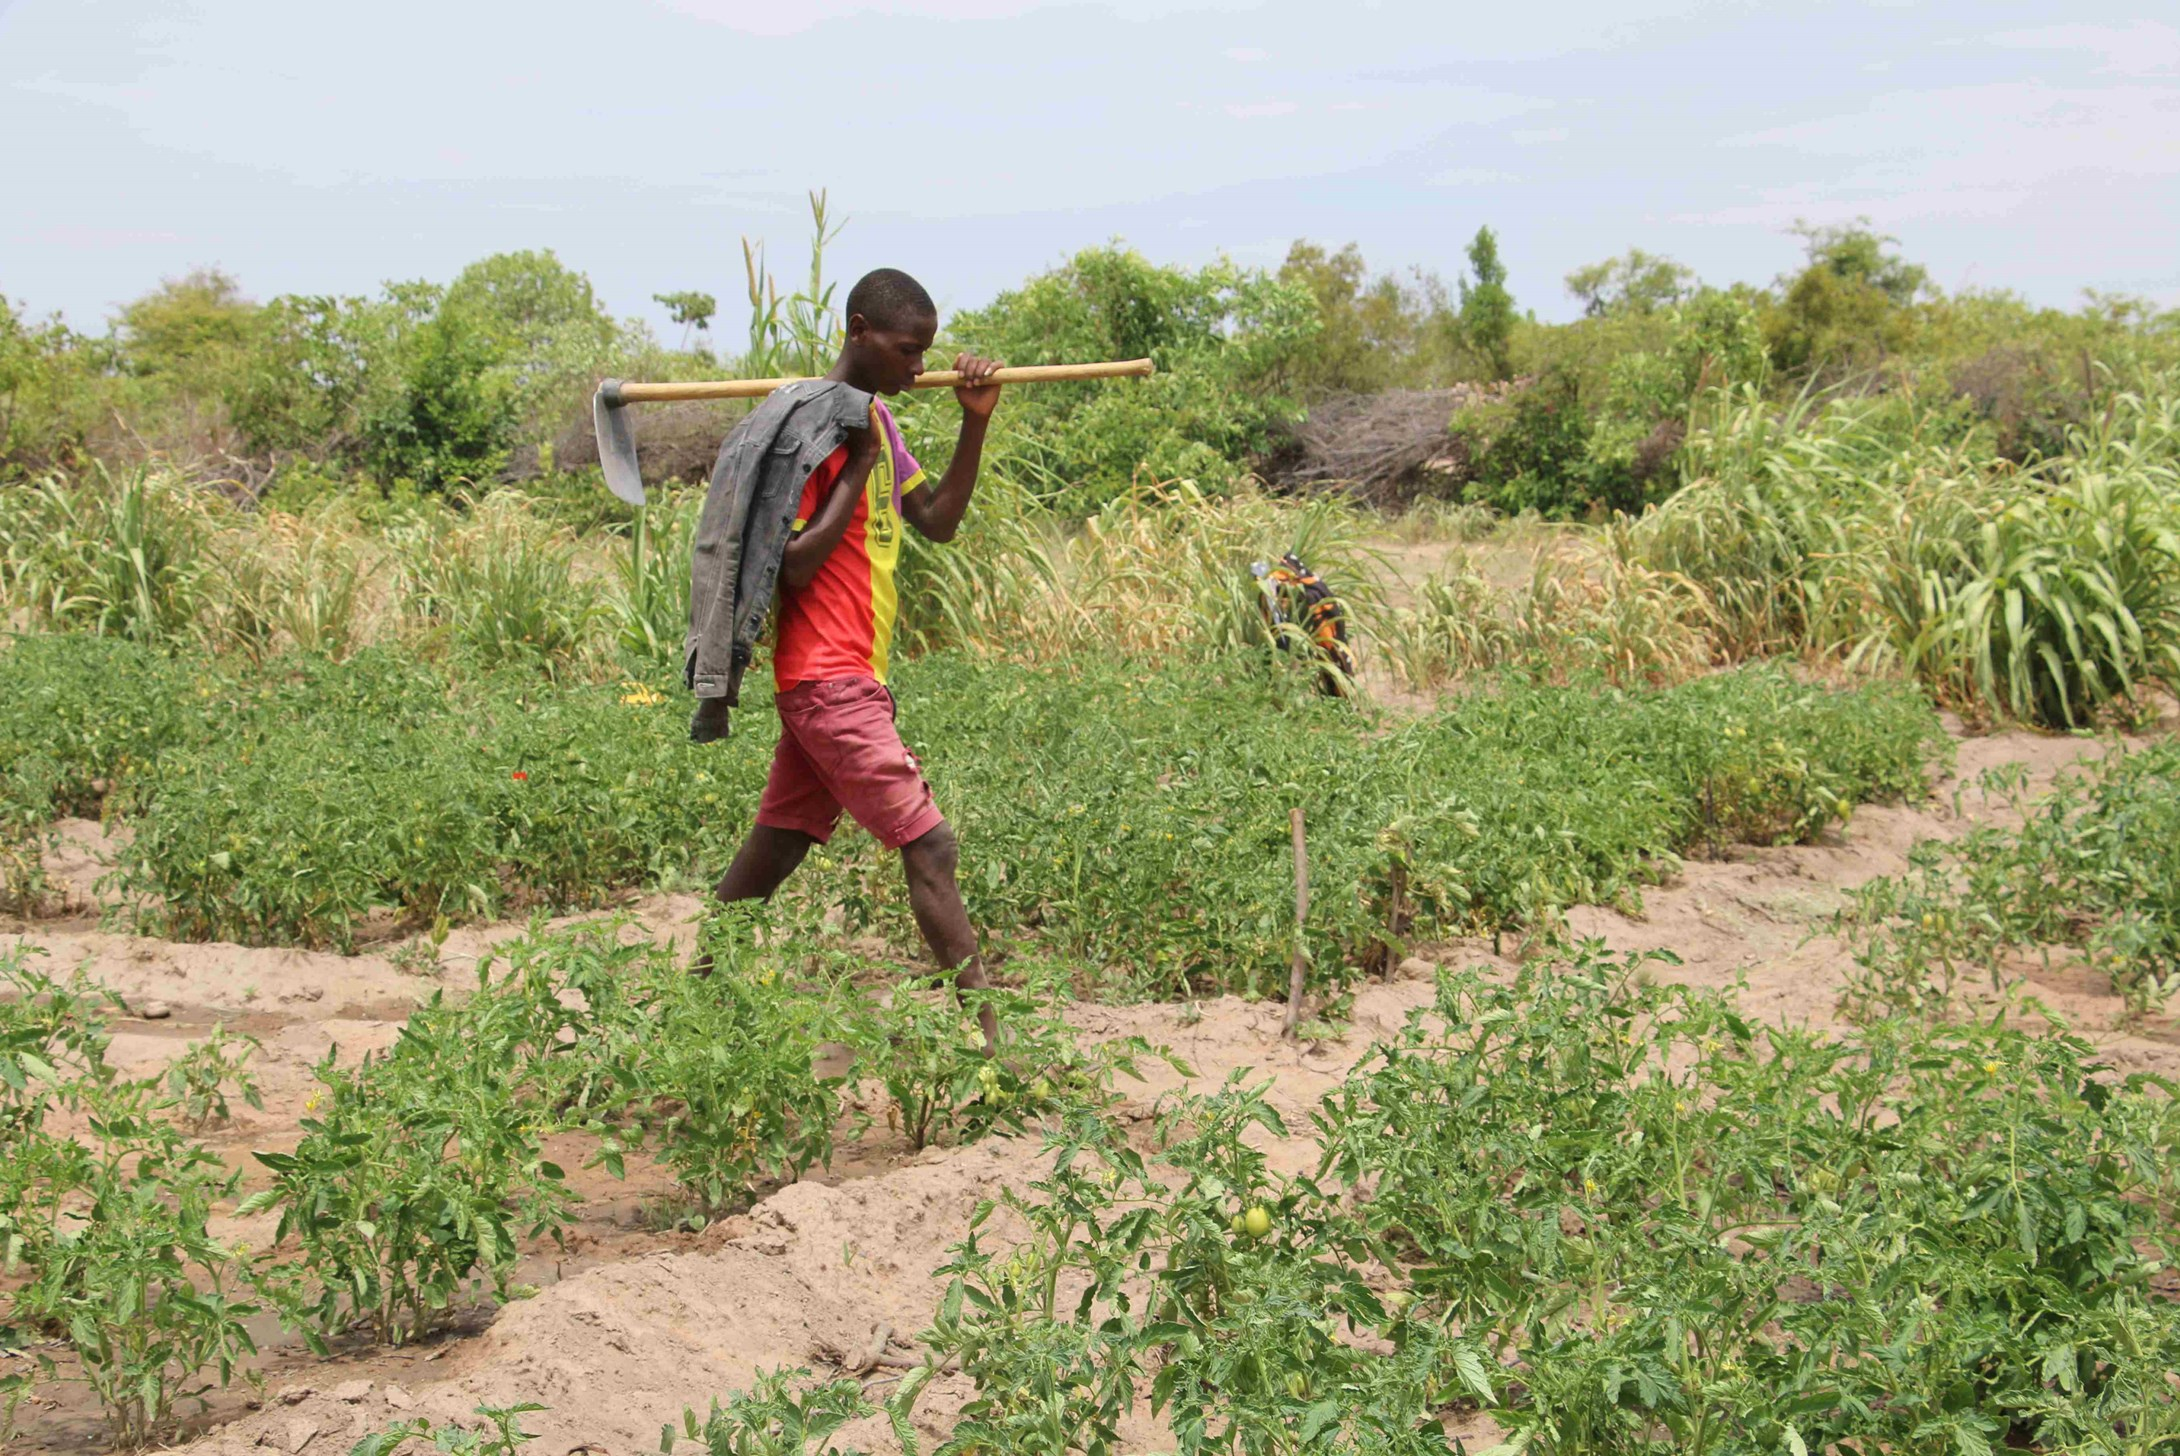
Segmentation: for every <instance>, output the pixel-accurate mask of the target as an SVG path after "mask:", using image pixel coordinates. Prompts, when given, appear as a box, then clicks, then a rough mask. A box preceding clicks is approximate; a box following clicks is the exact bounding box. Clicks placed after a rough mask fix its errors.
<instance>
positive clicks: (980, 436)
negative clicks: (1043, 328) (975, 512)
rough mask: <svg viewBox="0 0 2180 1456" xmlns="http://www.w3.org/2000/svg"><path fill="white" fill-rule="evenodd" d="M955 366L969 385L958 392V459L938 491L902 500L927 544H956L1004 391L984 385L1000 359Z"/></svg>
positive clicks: (971, 358)
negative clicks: (995, 410) (959, 426)
mask: <svg viewBox="0 0 2180 1456" xmlns="http://www.w3.org/2000/svg"><path fill="white" fill-rule="evenodd" d="M954 367H955V368H956V369H958V370H960V371H961V373H962V375H963V376H964V379H965V382H964V383H963V384H962V385H960V386H959V387H958V388H956V389H955V390H954V398H955V399H957V400H960V401H961V438H960V439H959V440H957V441H955V442H954V458H953V459H951V460H949V461H947V462H946V473H945V474H944V475H942V476H940V477H939V483H938V484H937V485H935V486H926V487H924V488H923V489H920V490H912V491H910V492H909V493H908V494H907V495H906V496H904V497H903V498H902V500H901V514H902V515H903V516H904V517H906V518H907V520H908V523H909V524H910V525H911V526H914V527H915V528H916V531H917V534H919V535H921V536H922V537H924V539H926V540H928V541H951V540H953V539H954V533H955V532H956V531H958V530H960V529H961V518H962V515H963V513H964V512H966V511H967V510H968V509H969V497H970V496H971V495H972V494H974V493H975V491H976V471H977V466H978V465H979V464H980V463H981V462H982V460H983V458H984V431H985V429H986V427H987V426H989V425H990V424H991V421H992V410H993V409H994V408H996V407H997V406H998V404H999V388H1000V387H999V386H998V385H996V384H985V383H983V380H984V379H985V378H986V377H987V376H988V375H990V373H991V372H992V371H993V370H994V369H997V368H998V367H999V364H998V362H997V361H996V360H992V359H984V358H980V357H978V356H977V355H975V354H959V355H956V356H955V358H954Z"/></svg>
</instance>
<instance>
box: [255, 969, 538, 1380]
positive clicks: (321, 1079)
mask: <svg viewBox="0 0 2180 1456" xmlns="http://www.w3.org/2000/svg"><path fill="white" fill-rule="evenodd" d="M521 1009H522V1008H521V1003H519V1002H514V1001H512V1000H510V999H503V998H498V997H492V996H487V995H482V994H480V995H479V996H478V997H477V998H475V999H473V1000H472V1001H471V1002H468V1003H464V1004H462V1005H455V1004H453V1003H450V1002H447V1001H446V1000H444V999H443V998H442V997H439V996H434V998H433V999H432V1001H431V1002H430V1003H429V1004H428V1005H426V1006H424V1007H422V1008H420V1009H419V1010H418V1011H417V1012H416V1013H415V1014H413V1015H412V1016H411V1017H410V1018H409V1020H408V1022H407V1024H406V1025H404V1026H403V1028H402V1032H401V1037H400V1039H399V1040H398V1041H396V1042H395V1044H394V1045H393V1047H392V1048H391V1049H390V1050H389V1051H388V1052H387V1053H386V1054H385V1056H383V1057H381V1058H377V1059H371V1060H366V1061H365V1062H364V1063H363V1064H361V1065H360V1066H358V1067H355V1068H342V1067H339V1066H338V1065H337V1064H336V1062H335V1061H334V1057H335V1056H336V1055H337V1052H336V1053H333V1054H329V1055H328V1057H327V1059H326V1060H325V1061H324V1062H323V1063H321V1064H320V1065H319V1066H318V1068H317V1069H316V1077H317V1081H318V1089H317V1091H315V1092H314V1093H313V1094H312V1095H311V1098H310V1101H309V1103H308V1104H307V1111H306V1114H305V1116H304V1118H303V1121H302V1127H303V1136H302V1139H301V1140H300V1141H299V1142H298V1143H297V1144H296V1146H295V1150H294V1151H293V1152H292V1153H271V1152H261V1153H258V1154H257V1155H256V1157H257V1160H258V1162H260V1163H262V1164H263V1165H264V1166H265V1167H266V1168H267V1169H268V1170H269V1171H270V1172H271V1173H272V1181H271V1183H270V1184H269V1185H268V1186H267V1187H265V1188H263V1189H260V1190H259V1191H258V1192H256V1193H253V1194H251V1195H250V1197H249V1198H247V1199H245V1200H244V1201H243V1203H242V1206H241V1209H240V1212H242V1213H245V1214H247V1213H253V1212H259V1211H262V1210H265V1209H278V1210H279V1212H280V1222H279V1226H278V1230H277V1232H276V1233H275V1235H274V1250H275V1252H277V1251H278V1250H279V1249H280V1248H281V1247H282V1246H284V1245H286V1244H288V1243H289V1242H290V1241H292V1242H293V1243H294V1245H295V1248H296V1258H297V1260H298V1262H297V1263H296V1264H294V1265H289V1266H284V1267H282V1268H280V1269H278V1270H276V1271H275V1272H274V1274H273V1275H272V1276H271V1279H272V1281H273V1283H274V1285H275V1287H276V1288H277V1289H278V1291H279V1298H280V1300H281V1303H282V1305H283V1312H284V1315H285V1316H286V1318H288V1319H289V1320H290V1322H292V1323H295V1324H298V1325H302V1326H304V1327H305V1329H306V1333H308V1334H310V1338H311V1340H312V1343H313V1345H314V1346H317V1347H318V1348H319V1349H320V1352H321V1353H323V1348H324V1342H323V1338H322V1337H323V1336H327V1335H333V1334H338V1333H339V1332H341V1331H343V1330H345V1329H347V1328H348V1327H349V1326H350V1325H351V1324H353V1323H355V1322H357V1321H359V1320H362V1321H367V1322H368V1323H369V1325H370V1328H371V1332H372V1335H373V1337H374V1338H376V1339H377V1340H378V1341H379V1342H381V1343H384V1344H392V1343H400V1342H402V1341H405V1340H409V1339H414V1338H417V1337H420V1336H421V1335H423V1334H425V1333H426V1332H427V1331H429V1330H430V1329H432V1328H433V1327H434V1326H435V1325H436V1324H438V1323H439V1322H440V1321H441V1320H443V1319H444V1318H446V1316H447V1315H448V1314H449V1313H450V1312H451V1310H452V1309H453V1306H454V1304H455V1302H456V1300H458V1299H459V1298H460V1297H461V1295H462V1293H463V1291H464V1288H465V1286H467V1287H468V1288H469V1290H470V1292H471V1294H472V1297H473V1298H474V1297H476V1296H477V1295H479V1294H481V1292H482V1285H483V1283H484V1282H486V1281H489V1283H490V1286H491V1288H492V1291H493V1292H494V1293H495V1294H497V1295H498V1296H499V1297H500V1298H502V1299H504V1298H506V1297H507V1294H508V1281H509V1276H510V1275H511V1274H512V1272H513V1269H514V1264H515V1258H516V1254H517V1241H518V1239H521V1238H525V1237H527V1238H533V1239H534V1238H538V1237H540V1236H541V1235H549V1236H551V1237H553V1238H555V1239H557V1238H558V1237H559V1236H560V1233H561V1231H562V1229H563V1228H564V1227H565V1226H566V1224H567V1222H568V1220H569V1217H570V1215H571V1212H572V1210H573V1207H574V1201H575V1200H574V1197H573V1195H572V1194H570V1193H569V1192H568V1189H567V1186H566V1181H565V1175H564V1174H563V1172H562V1170H561V1169H560V1167H559V1166H558V1165H557V1164H555V1163H553V1162H551V1161H550V1160H548V1159H546V1158H545V1157H544V1155H543V1152H542V1140H543V1134H544V1132H545V1131H547V1130H548V1129H549V1127H550V1125H551V1114H550V1112H549V1110H548V1109H545V1108H543V1107H541V1106H539V1105H538V1102H537V1100H536V1098H535V1096H534V1095H533V1094H532V1092H531V1089H530V1088H528V1087H527V1086H526V1085H525V1084H524V1082H523V1081H522V1079H521V1078H520V1076H519V1070H520V1068H521V1066H522V1065H523V1062H524V1058H525V1053H526V1051H528V1052H534V1050H535V1040H534V1039H535V1037H536V1036H537V1032H538V1028H537V1025H536V1023H535V1021H534V1020H532V1019H531V1018H529V1017H526V1016H523V1015H520V1014H519V1012H520V1010H521ZM510 1013H516V1014H510ZM480 1274H481V1276H482V1278H481V1279H480V1278H479V1277H478V1276H479V1275H480ZM312 1326H314V1327H315V1331H314V1332H313V1331H312V1329H311V1328H310V1327H312Z"/></svg>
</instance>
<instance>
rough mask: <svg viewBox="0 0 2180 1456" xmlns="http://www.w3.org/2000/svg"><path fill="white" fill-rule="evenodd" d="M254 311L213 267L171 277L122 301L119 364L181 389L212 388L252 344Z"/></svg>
mask: <svg viewBox="0 0 2180 1456" xmlns="http://www.w3.org/2000/svg"><path fill="white" fill-rule="evenodd" d="M257 312H258V311H257V305H255V304H253V303H251V302H250V301H249V300H248V299H245V298H244V297H243V296H242V288H241V285H239V284H238V283H236V282H235V280H234V279H232V278H230V277H228V276H227V275H226V274H225V273H222V272H220V271H219V270H218V269H216V268H203V269H198V270H197V271H195V272H193V273H190V274H188V275H187V276H185V277H182V278H170V279H168V280H166V281H165V282H164V283H162V284H160V285H159V287H158V288H156V289H154V290H153V291H152V292H150V293H147V294H145V295H144V296H143V297H142V298H139V299H136V300H135V301H133V302H131V303H128V304H125V305H123V307H122V309H121V313H120V316H119V318H118V319H117V320H116V321H115V322H116V329H115V332H116V333H117V334H118V336H119V340H120V346H121V363H122V367H124V368H125V369H127V370H129V371H130V372H131V373H134V374H148V375H165V376H169V377H171V378H172V379H173V381H174V382H175V383H176V384H177V385H179V386H180V387H182V388H184V389H196V390H207V389H213V388H216V387H217V386H218V385H219V384H220V383H222V382H224V381H223V378H222V376H224V375H226V374H227V373H228V372H230V371H231V370H233V369H234V368H235V367H236V365H237V363H238V362H239V360H240V358H241V357H242V355H243V354H244V352H245V350H246V349H247V348H248V347H249V345H250V344H251V342H252V336H253V334H254V332H255V330H256V327H257Z"/></svg>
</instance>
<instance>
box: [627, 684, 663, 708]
mask: <svg viewBox="0 0 2180 1456" xmlns="http://www.w3.org/2000/svg"><path fill="white" fill-rule="evenodd" d="M621 686H622V687H624V688H627V689H629V691H628V692H626V693H623V694H622V695H621V702H622V703H623V704H624V705H626V706H628V707H631V708H649V707H652V706H654V705H656V704H659V703H663V702H665V701H666V696H665V694H663V693H655V692H653V691H652V690H651V689H650V688H648V687H646V686H644V684H642V683H640V682H624V683H622V684H621Z"/></svg>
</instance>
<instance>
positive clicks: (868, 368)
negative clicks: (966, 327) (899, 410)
mask: <svg viewBox="0 0 2180 1456" xmlns="http://www.w3.org/2000/svg"><path fill="white" fill-rule="evenodd" d="M938 332H939V321H938V319H936V318H935V317H933V316H931V315H929V314H926V315H924V316H923V317H922V318H917V319H910V320H906V321H897V322H893V323H890V324H875V323H872V322H871V321H870V320H869V319H867V318H865V317H864V316H863V315H861V314H852V315H850V316H849V318H848V348H849V351H850V352H851V353H852V354H853V355H854V360H855V365H856V372H857V373H858V374H860V375H861V376H862V377H863V378H865V379H867V380H869V381H870V383H871V387H872V388H873V389H875V390H876V391H877V392H878V393H880V394H899V393H900V392H901V391H902V390H904V389H906V388H908V387H909V386H910V385H911V384H913V383H915V382H916V376H917V375H919V374H921V373H923V356H924V351H925V350H926V349H928V348H930V347H931V341H932V339H934V338H935V337H937V335H938Z"/></svg>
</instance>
